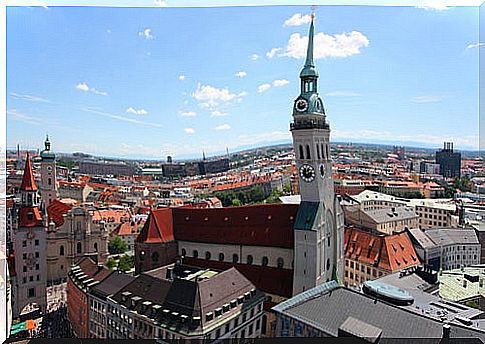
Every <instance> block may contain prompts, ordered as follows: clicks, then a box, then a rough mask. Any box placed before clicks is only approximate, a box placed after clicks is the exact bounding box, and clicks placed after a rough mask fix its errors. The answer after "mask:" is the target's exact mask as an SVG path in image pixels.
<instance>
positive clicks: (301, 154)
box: [300, 145, 305, 159]
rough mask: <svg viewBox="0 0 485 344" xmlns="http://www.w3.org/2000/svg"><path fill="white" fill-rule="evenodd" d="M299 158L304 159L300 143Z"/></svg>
mask: <svg viewBox="0 0 485 344" xmlns="http://www.w3.org/2000/svg"><path fill="white" fill-rule="evenodd" d="M300 159H305V154H303V146H302V145H300Z"/></svg>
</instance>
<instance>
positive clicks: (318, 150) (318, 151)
mask: <svg viewBox="0 0 485 344" xmlns="http://www.w3.org/2000/svg"><path fill="white" fill-rule="evenodd" d="M317 157H318V159H319V160H320V147H319V146H318V143H317Z"/></svg>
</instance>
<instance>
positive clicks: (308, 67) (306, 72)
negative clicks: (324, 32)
mask: <svg viewBox="0 0 485 344" xmlns="http://www.w3.org/2000/svg"><path fill="white" fill-rule="evenodd" d="M314 18H315V16H314V15H313V14H312V23H311V24H310V32H309V33H308V47H307V51H306V61H305V66H304V67H303V70H302V71H301V73H300V77H307V76H314V77H318V72H317V69H316V68H315V63H314V62H313V36H314V34H315V27H314V25H313V21H314Z"/></svg>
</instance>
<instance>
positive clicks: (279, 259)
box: [276, 257, 285, 269]
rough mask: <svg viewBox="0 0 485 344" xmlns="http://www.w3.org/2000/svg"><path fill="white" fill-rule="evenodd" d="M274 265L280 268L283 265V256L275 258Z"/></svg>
mask: <svg viewBox="0 0 485 344" xmlns="http://www.w3.org/2000/svg"><path fill="white" fill-rule="evenodd" d="M276 265H277V266H278V268H280V269H281V268H282V267H283V265H285V261H284V260H283V258H281V257H280V258H278V259H277V260H276Z"/></svg>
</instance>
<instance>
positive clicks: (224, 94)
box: [192, 82, 247, 108]
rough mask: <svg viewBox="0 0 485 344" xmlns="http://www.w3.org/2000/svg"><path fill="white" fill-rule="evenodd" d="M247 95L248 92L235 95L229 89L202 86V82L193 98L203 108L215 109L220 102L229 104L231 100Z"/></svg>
mask: <svg viewBox="0 0 485 344" xmlns="http://www.w3.org/2000/svg"><path fill="white" fill-rule="evenodd" d="M245 95H247V93H246V92H241V93H239V94H234V93H231V92H230V91H229V89H227V88H217V87H214V86H210V85H202V84H201V83H200V82H199V83H198V85H197V89H196V90H195V91H194V92H193V93H192V97H194V98H195V99H196V100H198V101H199V104H200V105H201V106H202V107H205V108H208V107H214V106H217V105H218V104H219V103H220V102H228V101H230V100H233V99H236V98H241V97H244V96H245Z"/></svg>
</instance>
